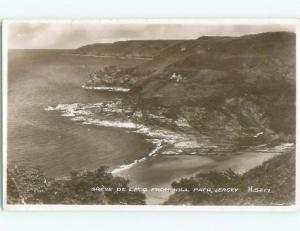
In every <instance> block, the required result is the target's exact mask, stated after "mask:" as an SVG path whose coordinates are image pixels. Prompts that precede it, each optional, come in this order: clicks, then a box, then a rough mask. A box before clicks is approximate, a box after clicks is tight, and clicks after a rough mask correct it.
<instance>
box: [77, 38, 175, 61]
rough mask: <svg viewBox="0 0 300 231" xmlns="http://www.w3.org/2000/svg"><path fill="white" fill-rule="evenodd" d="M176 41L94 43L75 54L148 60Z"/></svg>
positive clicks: (79, 49) (81, 48)
mask: <svg viewBox="0 0 300 231" xmlns="http://www.w3.org/2000/svg"><path fill="white" fill-rule="evenodd" d="M177 42H179V41H177V40H131V41H120V42H114V43H96V44H89V45H86V46H83V47H80V48H78V49H76V50H75V53H77V54H87V55H99V56H115V57H120V58H148V59H151V58H152V57H154V56H156V55H158V54H159V53H160V52H161V51H162V50H163V49H165V48H167V47H168V46H172V45H174V44H176V43H177Z"/></svg>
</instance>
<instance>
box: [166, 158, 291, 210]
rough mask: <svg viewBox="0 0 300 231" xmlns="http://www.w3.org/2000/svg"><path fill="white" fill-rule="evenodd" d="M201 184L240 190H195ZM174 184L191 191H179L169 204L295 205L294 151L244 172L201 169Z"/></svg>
mask: <svg viewBox="0 0 300 231" xmlns="http://www.w3.org/2000/svg"><path fill="white" fill-rule="evenodd" d="M200 185H201V187H206V188H212V189H215V188H237V189H238V191H237V192H223V193H207V192H199V191H197V192H196V191H195V190H194V189H195V188H198V187H199V186H200ZM172 186H173V187H174V188H187V189H189V191H190V192H185V193H182V192H176V193H175V194H173V195H171V196H170V198H169V199H168V201H166V202H165V204H168V205H178V204H180V205H264V206H266V205H293V204H294V203H295V155H294V153H293V152H291V153H290V152H289V153H285V154H281V155H279V156H276V157H274V158H272V159H271V160H268V161H266V162H264V163H263V164H262V165H261V166H258V167H256V168H254V169H251V170H249V171H248V172H246V173H244V174H242V175H239V174H235V173H234V172H233V171H231V170H228V171H226V172H209V173H202V174H198V175H196V176H194V177H191V178H189V179H181V180H180V181H179V182H174V183H173V184H172ZM251 186H252V189H251V190H250V189H249V187H251ZM254 188H257V190H254ZM193 191H194V192H193Z"/></svg>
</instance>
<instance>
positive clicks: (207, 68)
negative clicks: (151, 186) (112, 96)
mask: <svg viewBox="0 0 300 231" xmlns="http://www.w3.org/2000/svg"><path fill="white" fill-rule="evenodd" d="M156 42H157V41H155V43H156ZM295 47H296V41H295V34H293V33H288V32H268V33H261V34H254V35H245V36H241V37H209V36H203V37H200V38H198V39H195V40H186V41H177V42H176V43H175V44H173V45H169V46H167V47H166V48H165V49H162V50H161V51H160V52H159V54H158V55H156V56H155V57H153V58H152V60H149V61H148V62H144V63H142V64H140V65H137V66H136V67H133V68H127V69H120V68H117V67H106V68H104V69H103V70H98V71H96V72H94V73H92V74H91V76H90V79H89V80H88V81H87V82H86V86H87V87H93V86H95V87H97V86H110V87H111V86H112V87H113V86H116V87H126V88H128V89H130V92H129V94H128V97H127V100H126V101H125V104H126V105H127V106H128V107H129V108H131V113H129V115H128V116H130V117H131V118H132V119H135V120H137V121H138V122H141V123H143V124H150V125H159V126H162V127H165V128H167V129H171V130H176V131H181V132H182V131H183V132H185V133H187V134H190V135H192V136H194V137H196V140H197V141H198V142H199V143H201V146H202V147H203V150H201V148H200V149H199V152H198V153H200V154H203V153H206V152H207V147H211V148H209V152H213V153H215V152H224V151H228V152H230V151H234V150H239V149H243V148H248V147H249V146H257V145H269V146H272V145H274V144H276V143H280V142H294V135H295V131H294V127H295V126H294V125H295V74H296V70H295V61H296V54H295V51H296V49H295ZM133 53H134V52H133Z"/></svg>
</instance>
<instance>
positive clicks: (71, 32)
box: [7, 21, 295, 49]
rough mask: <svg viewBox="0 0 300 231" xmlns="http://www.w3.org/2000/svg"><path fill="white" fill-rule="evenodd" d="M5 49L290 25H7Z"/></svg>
mask: <svg viewBox="0 0 300 231" xmlns="http://www.w3.org/2000/svg"><path fill="white" fill-rule="evenodd" d="M7 31H8V32H7V36H8V48H9V49H75V48H78V47H80V46H83V45H87V44H92V43H111V42H115V41H124V40H146V39H196V38H198V37H200V36H204V35H205V36H241V35H244V34H256V33H261V32H267V31H290V32H294V31H295V27H294V26H293V25H291V24H259V25H258V24H256V25H254V24H247V25H245V24H235V25H233V24H209V25H207V24H157V23H156V24H153V23H152V24H149V23H148V24H143V23H138V24H128V23H127V24H126V23H121V24H120V23H119V24H116V23H114V24H109V23H104V22H100V21H99V22H92V23H91V22H90V23H88V22H83V21H81V22H80V21H79V22H78V21H77V22H71V21H69V22H67V21H66V22H11V23H9V24H8V30H7Z"/></svg>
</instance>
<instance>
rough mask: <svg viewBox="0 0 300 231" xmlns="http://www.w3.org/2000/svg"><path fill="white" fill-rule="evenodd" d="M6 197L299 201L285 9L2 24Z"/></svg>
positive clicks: (83, 204) (123, 204)
mask: <svg viewBox="0 0 300 231" xmlns="http://www.w3.org/2000/svg"><path fill="white" fill-rule="evenodd" d="M2 34H3V39H2V40H3V65H2V68H3V78H2V90H3V91H2V92H3V186H4V187H3V195H4V198H3V199H4V201H3V203H4V207H5V208H7V209H15V210H18V209H21V210H22V209H26V208H29V209H30V208H33V209H34V208H38V209H47V208H57V209H60V208H70V209H80V208H92V209H99V210H101V209H105V208H109V209H122V208H126V209H130V208H134V209H147V208H149V209H151V208H158V209H160V208H161V209H168V208H172V209H174V210H176V209H181V208H184V209H189V208H190V209H200V210H201V208H206V209H209V208H216V209H218V208H224V207H225V208H226V207H235V208H237V209H238V208H243V209H246V210H247V208H249V209H250V208H252V209H253V208H259V207H264V208H269V209H272V208H274V209H277V210H280V209H281V208H282V209H284V208H287V209H289V208H294V207H295V206H296V152H295V150H296V34H297V33H296V22H295V21H292V20H282V21H281V20H273V21H272V20H257V21H255V20H253V21H251V20H238V19H233V20H183V19H182V20H177V19H176V20H167V19H164V20H144V19H143V20H142V19H135V20H90V21H87V20H58V21H55V20H48V21H47V20H27V21H24V20H19V21H18V20H11V21H5V22H4V24H3V33H2Z"/></svg>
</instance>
